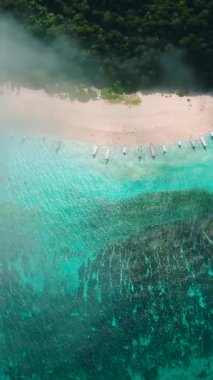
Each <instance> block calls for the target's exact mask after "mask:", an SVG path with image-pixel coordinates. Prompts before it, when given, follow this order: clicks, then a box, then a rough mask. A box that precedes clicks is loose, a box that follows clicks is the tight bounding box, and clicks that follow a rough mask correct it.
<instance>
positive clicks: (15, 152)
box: [0, 133, 213, 380]
mask: <svg viewBox="0 0 213 380" xmlns="http://www.w3.org/2000/svg"><path fill="white" fill-rule="evenodd" d="M207 142H208V148H207V150H204V149H203V148H202V147H201V146H200V144H199V143H198V144H197V148H196V150H195V151H193V150H192V149H191V147H190V145H189V144H188V143H187V142H186V143H183V146H182V148H181V149H178V147H177V146H176V145H170V146H168V153H167V154H166V156H164V155H163V154H162V152H161V151H160V149H158V154H157V158H156V160H152V159H151V158H150V155H149V152H148V149H147V148H146V147H144V148H143V155H142V159H141V160H140V161H139V160H138V152H137V149H136V148H131V149H128V152H127V156H125V157H124V156H123V155H122V149H121V148H114V149H113V150H112V151H111V156H110V161H109V162H108V164H106V162H105V160H104V156H105V152H106V149H107V147H102V148H101V149H99V151H98V154H97V157H96V158H95V159H93V158H92V156H91V152H92V146H90V145H89V144H85V143H78V142H75V143H73V142H70V141H63V142H62V145H61V148H60V149H59V151H57V147H58V140H56V139H54V138H50V137H46V138H42V137H41V136H35V135H29V136H27V137H26V138H25V137H24V136H21V135H18V134H13V135H11V136H7V135H6V134H3V133H2V138H1V154H0V163H1V173H0V177H1V181H0V206H1V214H0V233H1V241H0V248H1V284H0V285H1V287H0V297H1V298H0V310H1V311H0V317H1V318H0V322H1V325H0V342H1V344H0V378H1V379H2V380H9V379H72V380H74V379H80V380H81V379H82V380H84V379H112V378H115V379H124V380H125V379H133V380H140V379H141V380H144V379H145V380H147V379H150V380H151V379H153V380H154V379H161V380H164V379H196V378H206V379H210V378H211V376H212V369H211V361H210V359H211V354H212V353H211V344H210V332H211V328H210V317H211V314H210V290H211V287H210V280H211V275H212V269H211V263H210V257H211V253H212V244H213V243H212V239H213V225H212V214H213V196H212V190H213V169H212V168H213V140H211V139H210V137H208V138H207Z"/></svg>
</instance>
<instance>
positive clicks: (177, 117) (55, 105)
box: [0, 87, 213, 146]
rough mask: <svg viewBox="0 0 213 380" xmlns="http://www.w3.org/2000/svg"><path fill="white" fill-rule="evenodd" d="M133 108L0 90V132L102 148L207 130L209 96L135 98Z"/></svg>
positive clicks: (212, 120)
mask: <svg viewBox="0 0 213 380" xmlns="http://www.w3.org/2000/svg"><path fill="white" fill-rule="evenodd" d="M140 97H141V99H142V102H141V104H140V105H137V106H128V105H124V104H111V103H108V102H107V101H104V100H91V101H89V102H88V103H82V102H79V101H71V100H69V99H68V98H65V99H60V98H59V97H57V96H50V95H48V94H47V93H45V92H44V91H43V90H31V89H26V88H21V89H20V90H19V91H15V90H11V89H10V88H6V87H2V88H1V89H0V123H1V126H0V127H3V128H4V127H5V128H7V129H10V130H11V131H14V130H15V131H18V132H23V133H26V134H27V133H28V132H29V133H31V132H38V133H41V134H43V135H44V134H45V135H48V134H49V135H54V136H57V137H58V138H68V139H73V140H80V141H88V142H91V143H94V144H99V145H101V144H103V145H127V146H129V145H140V144H149V143H153V144H163V143H169V142H175V141H177V140H187V139H190V138H192V137H193V138H198V137H199V136H200V135H202V134H205V133H207V132H209V131H211V130H212V129H213V96H212V95H210V94H209V95H200V94H199V95H190V96H188V95H187V96H183V97H180V96H178V95H176V94H166V93H160V92H155V93H144V94H143V93H141V94H140Z"/></svg>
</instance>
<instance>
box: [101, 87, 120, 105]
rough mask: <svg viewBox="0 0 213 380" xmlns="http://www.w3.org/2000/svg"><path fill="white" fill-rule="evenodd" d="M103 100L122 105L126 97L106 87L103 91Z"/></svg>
mask: <svg viewBox="0 0 213 380" xmlns="http://www.w3.org/2000/svg"><path fill="white" fill-rule="evenodd" d="M101 98H102V99H105V100H108V101H110V102H112V103H122V102H123V100H124V96H123V95H122V94H120V93H119V92H116V91H115V90H113V88H112V87H104V88H102V89H101Z"/></svg>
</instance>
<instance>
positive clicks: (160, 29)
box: [0, 0, 213, 90]
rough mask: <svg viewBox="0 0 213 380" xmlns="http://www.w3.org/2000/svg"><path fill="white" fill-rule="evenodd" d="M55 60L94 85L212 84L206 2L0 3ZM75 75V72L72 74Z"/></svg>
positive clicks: (210, 7) (212, 30) (212, 1)
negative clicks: (39, 41)
mask: <svg viewBox="0 0 213 380" xmlns="http://www.w3.org/2000/svg"><path fill="white" fill-rule="evenodd" d="M0 12H1V15H2V14H5V15H8V14H10V15H11V14H12V16H13V17H14V18H15V19H17V20H18V21H19V22H20V23H21V24H22V25H23V26H24V28H25V29H26V30H27V31H29V32H30V33H31V34H33V35H34V36H35V37H36V38H38V39H42V40H43V42H44V43H45V45H46V46H47V47H48V48H49V47H52V48H54V49H55V50H56V51H57V54H58V55H59V56H61V60H62V61H63V64H62V67H63V75H66V76H67V77H75V73H74V72H73V71H74V67H75V68H76V70H77V71H79V73H81V75H82V72H84V74H85V78H83V79H82V80H84V81H85V80H87V81H89V82H90V83H94V84H96V85H100V86H103V85H106V84H107V85H108V84H111V85H112V84H113V85H114V84H115V85H116V86H117V87H120V88H125V89H127V90H132V89H137V88H141V87H150V86H161V85H162V86H163V85H165V86H167V87H168V86H171V87H177V86H178V87H183V88H184V87H185V88H187V87H195V86H200V87H208V88H212V86H213V69H212V67H213V26H212V20H213V0H177V1H174V0H158V1H156V0H145V1H142V0H117V1H114V0H72V1H70V0H0ZM79 75H80V74H79Z"/></svg>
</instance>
